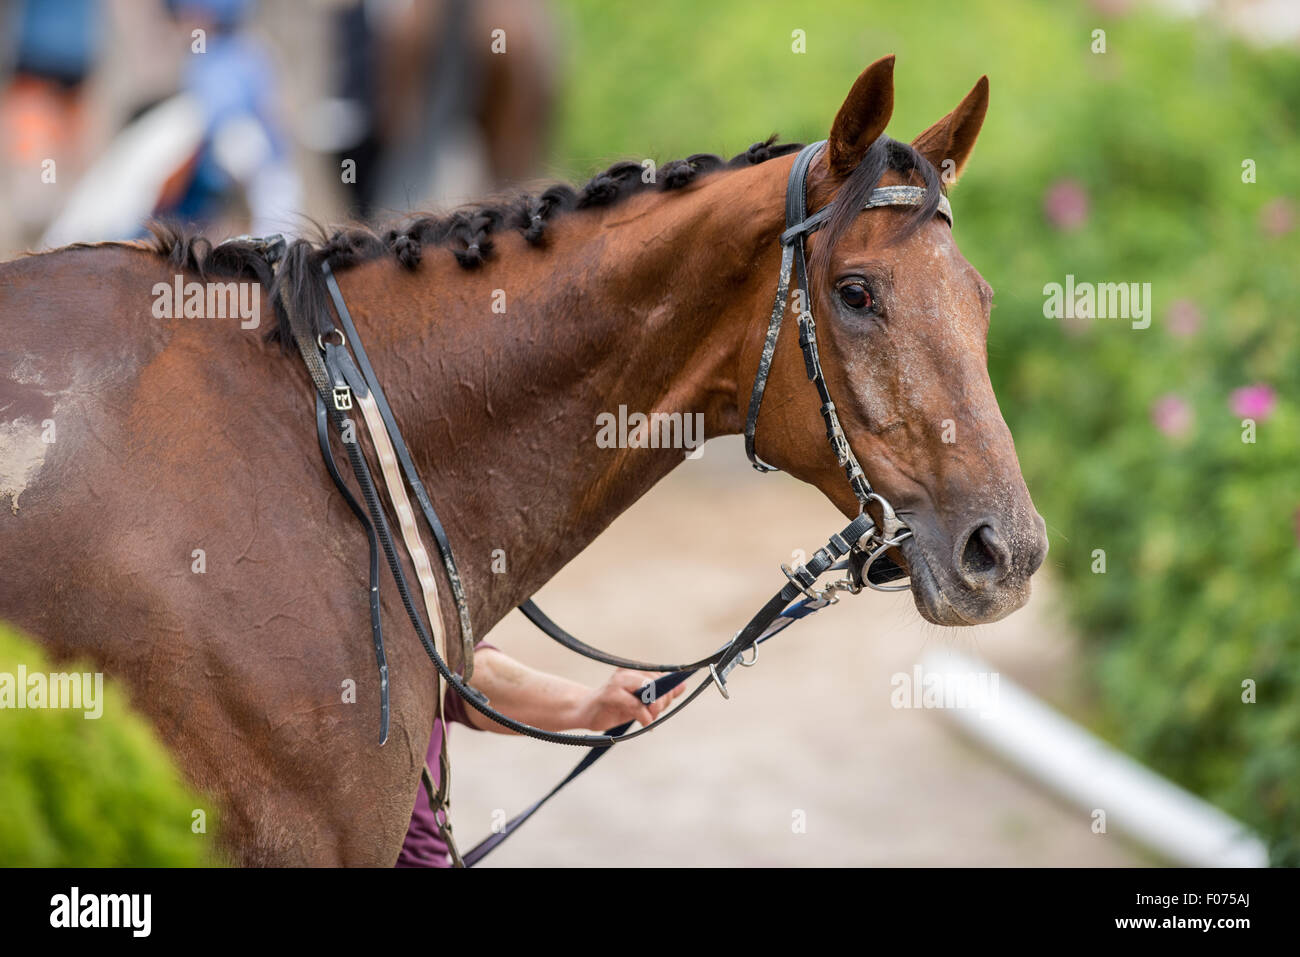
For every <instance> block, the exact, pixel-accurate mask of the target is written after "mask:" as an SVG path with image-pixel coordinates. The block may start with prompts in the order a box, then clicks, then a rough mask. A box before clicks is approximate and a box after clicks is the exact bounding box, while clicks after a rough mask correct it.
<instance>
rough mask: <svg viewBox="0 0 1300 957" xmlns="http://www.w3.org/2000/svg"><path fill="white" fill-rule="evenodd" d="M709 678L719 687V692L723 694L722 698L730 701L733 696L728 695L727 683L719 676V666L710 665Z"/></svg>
mask: <svg viewBox="0 0 1300 957" xmlns="http://www.w3.org/2000/svg"><path fill="white" fill-rule="evenodd" d="M709 677H711V678H712V679H713V683H714V684H715V685H717V686H718V690H719V691H721V692H722V697H724V698H726V699H727V700H728V701H730V700H731V695H730V694H728V693H727V682H726V681H724V680H723V679H722V676H721V675H719V674H718V666H717V665H716V664H711V665H709Z"/></svg>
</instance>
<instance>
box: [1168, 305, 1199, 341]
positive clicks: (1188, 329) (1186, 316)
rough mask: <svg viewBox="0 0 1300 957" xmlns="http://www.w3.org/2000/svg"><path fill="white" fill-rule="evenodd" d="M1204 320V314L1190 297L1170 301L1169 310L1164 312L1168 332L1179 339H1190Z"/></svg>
mask: <svg viewBox="0 0 1300 957" xmlns="http://www.w3.org/2000/svg"><path fill="white" fill-rule="evenodd" d="M1204 321H1205V316H1204V315H1203V314H1202V313H1201V310H1200V307H1199V306H1197V305H1196V303H1194V302H1192V300H1190V299H1179V300H1177V301H1175V302H1173V303H1170V305H1169V312H1168V313H1166V314H1165V323H1166V325H1167V326H1168V328H1169V334H1170V335H1171V336H1177V337H1178V338H1179V339H1190V338H1191V337H1192V336H1194V335H1196V333H1198V332H1199V331H1200V330H1201V323H1202V322H1204Z"/></svg>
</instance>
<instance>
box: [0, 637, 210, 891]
mask: <svg viewBox="0 0 1300 957" xmlns="http://www.w3.org/2000/svg"><path fill="white" fill-rule="evenodd" d="M20 664H21V665H23V666H25V668H26V673H27V674H28V675H31V674H35V673H44V674H48V673H49V672H50V671H57V672H74V671H80V670H91V669H89V668H86V669H82V668H80V667H79V666H78V665H77V664H76V663H64V664H59V665H57V666H51V664H50V662H49V661H48V659H46V657H45V656H44V655H43V654H42V653H41V651H40V650H39V649H38V648H37V647H36V646H35V645H34V644H33V643H31V642H29V641H27V640H25V639H23V638H21V637H19V636H18V634H17V633H16V632H14V631H13V630H11V629H8V628H6V627H5V626H3V625H0V672H5V673H8V674H11V675H13V674H17V672H18V667H19V665H20ZM103 692H104V703H103V714H102V716H101V717H99V718H89V719H88V718H86V717H84V716H83V711H81V710H74V709H53V708H42V709H39V710H37V709H23V710H17V709H10V708H5V709H3V710H0V864H2V865H5V866H9V867H13V866H30V867H136V866H145V867H149V866H153V867H186V866H199V865H204V864H207V863H211V861H212V858H211V851H210V848H211V847H212V844H213V841H214V827H213V825H214V823H215V822H214V821H213V815H212V813H211V810H210V808H211V803H210V802H205V801H202V800H200V799H198V798H196V797H195V796H194V795H193V794H191V793H190V791H189V789H188V788H187V787H186V786H185V785H184V784H183V783H182V782H181V779H180V776H179V775H178V774H177V772H176V770H175V768H174V767H173V766H172V763H171V760H170V758H169V757H168V755H167V754H166V752H165V751H164V750H163V748H162V746H161V745H160V744H159V743H158V741H157V739H156V738H155V737H154V734H153V732H152V731H151V730H150V728H149V726H148V725H147V724H146V723H145V722H144V721H143V720H142V719H141V718H139V717H138V716H136V715H135V714H133V713H132V712H131V711H130V710H129V708H128V705H127V701H126V695H125V694H124V693H123V692H122V690H121V689H119V688H117V687H114V686H113V685H112V684H111V683H109V682H107V681H106V682H105V684H104V689H103ZM195 808H205V809H208V812H207V822H206V826H207V833H206V834H194V833H191V821H192V818H191V814H192V812H193V810H194V809H195Z"/></svg>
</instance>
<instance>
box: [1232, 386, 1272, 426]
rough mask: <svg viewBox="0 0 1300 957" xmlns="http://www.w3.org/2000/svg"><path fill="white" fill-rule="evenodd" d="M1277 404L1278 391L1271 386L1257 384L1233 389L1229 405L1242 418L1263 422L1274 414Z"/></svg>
mask: <svg viewBox="0 0 1300 957" xmlns="http://www.w3.org/2000/svg"><path fill="white" fill-rule="evenodd" d="M1276 406H1277V393H1276V392H1274V391H1273V389H1272V387H1271V386H1267V385H1263V384H1256V385H1247V386H1242V387H1241V388H1240V389H1233V390H1232V395H1231V396H1230V397H1229V398H1228V407H1229V408H1230V409H1232V413H1233V415H1235V416H1237V417H1238V418H1241V419H1258V420H1259V421H1260V422H1263V421H1265V420H1267V419H1268V417H1269V416H1270V415H1272V414H1273V409H1274V408H1276Z"/></svg>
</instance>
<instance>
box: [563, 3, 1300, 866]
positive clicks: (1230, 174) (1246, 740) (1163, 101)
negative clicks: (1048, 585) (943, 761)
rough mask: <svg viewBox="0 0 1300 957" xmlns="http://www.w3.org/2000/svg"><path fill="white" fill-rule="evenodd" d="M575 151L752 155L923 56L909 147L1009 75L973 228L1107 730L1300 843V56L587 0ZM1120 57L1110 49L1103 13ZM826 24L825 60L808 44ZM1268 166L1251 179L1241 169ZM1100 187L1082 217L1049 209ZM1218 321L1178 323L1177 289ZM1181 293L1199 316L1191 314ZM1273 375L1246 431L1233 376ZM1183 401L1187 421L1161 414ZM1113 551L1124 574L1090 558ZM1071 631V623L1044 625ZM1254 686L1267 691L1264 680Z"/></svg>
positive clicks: (1119, 32)
mask: <svg viewBox="0 0 1300 957" xmlns="http://www.w3.org/2000/svg"><path fill="white" fill-rule="evenodd" d="M566 6H567V8H568V10H569V13H570V16H569V21H570V22H569V27H570V28H571V29H570V34H571V36H572V40H571V49H570V57H569V62H570V66H571V81H570V85H569V89H568V90H567V91H566V101H567V102H566V107H567V111H566V113H565V115H564V117H563V119H562V123H561V130H562V135H561V136H560V138H559V142H558V143H557V144H556V150H555V152H556V155H557V156H560V157H565V158H566V159H567V160H570V161H572V162H573V166H572V167H571V168H570V169H567V170H562V172H567V173H571V174H587V173H590V172H591V171H592V170H593V169H595V168H596V167H598V166H601V165H603V164H604V163H605V162H607V161H608V160H610V159H613V158H619V157H624V156H631V157H640V156H643V155H648V156H653V157H655V158H657V159H659V160H661V161H662V160H665V159H671V158H675V157H678V156H684V155H688V154H690V153H693V152H698V151H708V152H719V153H723V154H726V155H730V154H732V153H735V152H739V151H740V150H743V149H744V148H745V147H746V146H747V145H748V144H749V143H751V142H753V141H755V140H757V139H760V138H762V137H763V136H765V135H766V134H768V133H769V132H771V131H773V130H779V131H780V132H781V133H782V135H783V137H784V138H785V139H789V140H803V141H807V140H811V139H817V138H820V137H823V136H825V134H826V132H827V130H828V129H829V126H830V121H831V119H832V117H833V116H834V112H835V110H836V109H838V106H839V104H840V102H841V101H842V100H843V97H844V94H845V93H846V92H847V90H848V87H849V85H850V83H851V81H852V79H853V77H855V76H856V75H857V73H858V72H859V71H860V70H861V69H862V68H863V67H864V66H865V65H866V64H867V63H869V62H871V61H872V60H874V59H876V58H877V57H879V56H882V55H884V54H886V53H897V54H898V63H897V68H896V74H895V75H896V82H897V94H896V110H895V114H894V119H893V122H892V123H891V125H890V133H891V134H892V135H893V136H895V137H896V138H899V139H910V138H912V137H913V136H915V135H916V134H917V133H919V132H920V131H921V130H923V129H924V128H926V127H927V126H929V125H930V124H931V123H933V122H934V121H935V120H937V119H938V118H939V117H941V116H942V115H943V114H944V113H946V112H947V111H948V110H950V109H951V108H952V107H953V106H955V105H956V103H957V101H958V100H959V99H960V97H961V96H962V95H963V94H964V93H965V92H966V91H967V90H968V89H969V88H970V86H971V85H972V84H973V82H974V81H975V79H976V78H977V77H978V76H979V75H980V74H981V73H988V74H989V78H990V83H991V90H992V95H991V106H990V109H989V114H988V119H987V122H986V124H985V127H984V131H983V134H982V136H981V138H980V145H979V147H978V148H977V149H976V151H975V156H974V160H973V161H972V164H971V167H970V169H969V171H968V173H967V174H966V176H965V177H964V178H963V181H962V182H961V183H960V184H959V185H958V186H957V187H955V189H954V194H953V199H954V205H955V207H956V210H957V230H956V232H957V239H958V241H959V242H960V243H961V245H962V249H963V252H964V253H965V254H966V256H967V257H968V258H969V259H970V260H971V261H972V262H973V263H974V264H975V265H976V266H977V267H978V268H979V269H980V270H981V272H982V273H983V274H984V276H985V277H986V278H987V279H988V280H989V282H990V283H991V284H992V285H993V287H994V288H995V289H996V290H997V307H996V309H995V311H994V315H993V318H994V321H993V329H992V332H991V335H990V342H989V354H990V369H991V374H992V377H993V382H994V385H995V387H996V389H997V391H998V395H999V397H1000V401H1001V404H1002V409H1003V412H1004V414H1005V416H1006V418H1007V420H1008V423H1009V424H1010V425H1011V428H1012V431H1013V432H1014V434H1015V436H1016V440H1017V447H1018V449H1019V452H1020V455H1021V461H1022V465H1023V467H1024V471H1025V474H1026V478H1027V480H1028V482H1029V485H1030V489H1031V490H1032V492H1033V493H1034V498H1035V502H1036V504H1037V505H1038V507H1039V509H1040V511H1041V512H1042V513H1043V514H1044V516H1045V517H1046V519H1047V523H1048V529H1049V534H1050V537H1051V554H1050V555H1049V557H1048V562H1049V563H1050V565H1051V566H1052V573H1053V574H1054V575H1055V576H1057V578H1058V579H1062V580H1063V581H1064V582H1065V585H1066V588H1065V589H1064V591H1065V594H1066V596H1067V600H1068V602H1069V604H1070V606H1071V609H1072V612H1073V615H1074V618H1075V621H1076V622H1077V623H1078V625H1079V626H1080V627H1081V628H1082V629H1083V631H1084V633H1085V634H1086V635H1087V636H1088V638H1089V640H1090V645H1089V647H1090V648H1091V651H1092V655H1091V662H1092V665H1093V668H1092V674H1093V676H1094V679H1095V682H1096V687H1097V692H1098V698H1099V701H1100V704H1101V709H1102V718H1101V720H1102V722H1103V727H1102V728H1101V730H1102V732H1103V733H1105V734H1106V735H1107V736H1108V737H1110V738H1112V739H1113V740H1115V741H1116V743H1118V744H1119V745H1120V746H1122V747H1123V748H1125V749H1127V750H1129V751H1130V752H1132V753H1134V754H1136V755H1137V756H1139V757H1140V758H1142V759H1143V760H1145V761H1147V762H1148V763H1150V764H1152V765H1153V766H1155V767H1156V768H1158V769H1159V770H1161V771H1162V772H1164V773H1166V774H1169V775H1170V776H1172V777H1173V778H1175V779H1176V780H1178V781H1180V782H1181V783H1183V784H1184V785H1185V786H1188V787H1190V788H1192V789H1193V790H1195V791H1197V792H1199V793H1200V794H1202V795H1204V796H1206V797H1207V798H1209V799H1210V800H1212V801H1214V802H1215V803H1217V804H1219V805H1220V806H1222V807H1224V808H1225V809H1226V810H1228V811H1229V812H1230V813H1232V814H1234V815H1236V816H1238V817H1240V818H1242V819H1243V820H1245V821H1247V822H1248V823H1249V824H1251V825H1253V826H1255V827H1257V828H1259V829H1260V830H1261V831H1262V832H1263V833H1264V834H1266V835H1267V836H1268V837H1269V838H1270V840H1271V842H1272V846H1273V849H1274V857H1275V860H1276V861H1278V862H1280V863H1290V864H1295V863H1300V754H1298V753H1297V742H1300V603H1297V602H1296V601H1295V596H1296V594H1297V592H1298V591H1300V587H1298V586H1300V543H1298V542H1297V536H1298V534H1300V527H1298V525H1300V514H1298V512H1300V484H1298V483H1297V462H1300V409H1297V407H1296V397H1297V395H1300V316H1297V315H1296V305H1295V304H1296V303H1297V302H1300V268H1297V264H1298V263H1300V232H1298V231H1297V229H1296V228H1295V226H1294V225H1292V227H1291V228H1290V229H1289V230H1285V229H1278V230H1274V231H1273V232H1270V231H1269V230H1266V229H1265V228H1264V227H1263V225H1262V223H1263V220H1264V218H1265V217H1266V216H1267V213H1266V208H1267V207H1269V205H1270V204H1273V203H1276V202H1278V201H1279V200H1283V199H1284V200H1285V201H1287V202H1289V203H1290V207H1289V208H1290V210H1291V212H1292V214H1293V215H1294V214H1295V210H1296V204H1295V199H1294V196H1295V193H1294V190H1295V184H1296V183H1297V182H1300V149H1298V148H1297V129H1296V127H1297V118H1298V117H1300V63H1298V62H1297V59H1296V57H1295V55H1294V53H1293V52H1291V51H1261V50H1255V49H1249V48H1246V47H1244V46H1243V45H1241V44H1240V43H1238V42H1236V41H1234V40H1232V39H1231V38H1230V37H1229V36H1228V35H1227V33H1226V31H1223V30H1222V29H1219V28H1218V27H1216V26H1215V25H1212V24H1208V23H1197V22H1189V21H1183V20H1167V19H1163V18H1161V17H1159V16H1157V15H1155V14H1153V13H1150V12H1148V11H1144V10H1139V11H1137V12H1135V13H1133V14H1131V15H1128V16H1124V17H1119V18H1106V17H1103V16H1101V15H1100V14H1099V13H1098V12H1096V11H1095V10H1094V9H1093V8H1092V7H1091V6H1090V5H1088V4H1044V3H1037V2H1030V0H996V2H994V0H989V2H983V3H974V2H971V3H964V4H960V5H957V6H953V5H952V4H948V3H939V2H937V0H913V2H911V3H907V4H896V3H883V2H863V0H832V2H820V3H818V4H816V5H815V6H814V7H812V8H810V9H805V8H803V7H795V6H792V5H789V4H785V3H775V2H753V0H719V2H712V3H699V2H688V0H660V2H658V3H656V4H654V5H653V6H652V7H645V8H636V13H635V15H629V9H630V8H628V7H626V6H625V5H621V4H619V5H609V4H606V3H603V2H598V0H569V2H568V3H567V5H566ZM1098 28H1101V29H1104V30H1105V31H1106V45H1107V52H1106V53H1104V54H1096V53H1093V52H1091V49H1090V48H1091V44H1092V31H1093V30H1095V29H1098ZM795 29H802V30H804V31H806V35H807V53H806V54H803V55H799V54H795V53H792V52H791V32H792V31H793V30H795ZM1248 158H1249V159H1253V160H1254V161H1255V162H1256V164H1257V171H1258V182H1257V183H1255V184H1244V183H1243V182H1242V162H1243V160H1245V159H1248ZM1067 179H1068V180H1071V181H1074V182H1076V183H1077V184H1078V185H1079V186H1080V187H1081V188H1082V190H1083V191H1084V192H1085V193H1086V195H1087V198H1088V202H1089V212H1088V216H1087V219H1086V221H1085V222H1084V223H1083V224H1082V225H1081V226H1080V227H1079V228H1077V229H1075V230H1072V231H1067V230H1064V229H1060V228H1057V227H1056V226H1054V225H1053V224H1052V223H1051V222H1050V221H1049V218H1048V217H1047V216H1046V215H1045V207H1044V199H1045V195H1046V193H1047V191H1048V190H1049V189H1050V188H1051V187H1052V185H1053V184H1055V183H1058V182H1060V181H1062V180H1067ZM1067 273H1069V274H1073V275H1074V276H1075V277H1076V279H1077V280H1079V281H1090V282H1097V283H1101V282H1140V283H1145V282H1149V283H1151V284H1152V297H1153V299H1154V307H1153V310H1152V325H1151V327H1150V328H1148V329H1145V330H1135V329H1132V328H1130V324H1129V322H1128V321H1126V320H1122V319H1096V320H1094V321H1092V322H1091V324H1089V325H1087V326H1086V328H1075V329H1072V330H1070V329H1066V328H1063V326H1062V324H1061V323H1060V322H1058V321H1057V320H1055V319H1049V318H1045V317H1044V314H1043V304H1044V293H1043V287H1044V285H1045V284H1046V283H1050V282H1058V283H1064V281H1065V277H1066V274H1067ZM1179 300H1184V301H1186V302H1188V303H1190V305H1191V309H1192V311H1196V312H1199V313H1200V315H1201V316H1202V317H1203V319H1202V321H1201V323H1200V326H1199V329H1198V330H1197V331H1195V332H1194V334H1191V335H1182V336H1180V335H1177V334H1176V329H1175V328H1174V326H1175V323H1173V322H1171V318H1172V316H1171V313H1172V310H1171V307H1173V306H1174V304H1175V303H1176V302H1177V301H1179ZM1184 308H1185V307H1184ZM1255 383H1261V384H1265V385H1267V386H1270V387H1271V388H1272V389H1274V390H1276V393H1277V396H1278V404H1277V411H1276V412H1275V413H1274V414H1273V415H1272V417H1271V418H1267V419H1263V418H1261V420H1260V421H1259V422H1258V435H1257V442H1256V443H1255V444H1245V443H1243V442H1242V424H1241V418H1240V416H1239V415H1237V414H1234V412H1233V411H1232V410H1231V408H1230V405H1229V397H1230V394H1231V392H1232V390H1234V389H1236V388H1239V387H1242V386H1246V385H1251V384H1255ZM1166 394H1174V395H1177V396H1179V397H1181V398H1182V399H1183V400H1185V402H1186V403H1187V404H1188V407H1189V408H1190V411H1191V413H1192V415H1193V424H1192V426H1191V429H1190V431H1189V433H1188V434H1187V435H1186V436H1185V437H1183V438H1181V439H1176V438H1171V437H1167V436H1166V435H1165V434H1163V433H1162V432H1161V431H1160V430H1159V429H1158V428H1157V427H1156V425H1155V424H1154V422H1153V419H1152V405H1153V403H1154V402H1155V401H1156V400H1157V399H1158V398H1159V397H1160V396H1162V395H1166ZM1099 548H1100V549H1104V550H1105V552H1106V556H1107V571H1106V573H1105V574H1094V573H1093V572H1092V570H1091V565H1092V553H1093V550H1094V549H1099ZM1045 637H1047V636H1045ZM1246 679H1253V680H1254V681H1255V682H1256V684H1257V688H1258V691H1257V694H1258V703H1256V704H1244V703H1242V700H1241V696H1242V682H1243V681H1244V680H1246Z"/></svg>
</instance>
